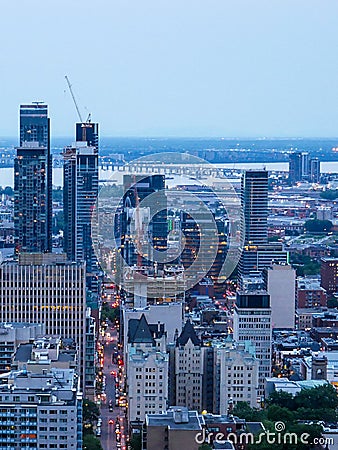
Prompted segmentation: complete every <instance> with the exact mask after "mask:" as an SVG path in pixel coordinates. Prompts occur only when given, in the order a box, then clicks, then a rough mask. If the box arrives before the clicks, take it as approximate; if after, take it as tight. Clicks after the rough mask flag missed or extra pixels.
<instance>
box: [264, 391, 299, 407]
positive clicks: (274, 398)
mask: <svg viewBox="0 0 338 450" xmlns="http://www.w3.org/2000/svg"><path fill="white" fill-rule="evenodd" d="M267 404H268V405H269V406H270V405H277V406H280V407H281V408H287V409H289V410H291V411H292V410H294V399H293V396H292V394H289V393H288V392H283V391H273V392H272V393H271V394H270V395H269V398H268V399H267Z"/></svg>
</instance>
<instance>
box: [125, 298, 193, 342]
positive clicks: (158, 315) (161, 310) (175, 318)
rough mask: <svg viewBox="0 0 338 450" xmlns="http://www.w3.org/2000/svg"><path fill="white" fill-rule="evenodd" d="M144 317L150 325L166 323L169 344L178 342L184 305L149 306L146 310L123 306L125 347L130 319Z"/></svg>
mask: <svg viewBox="0 0 338 450" xmlns="http://www.w3.org/2000/svg"><path fill="white" fill-rule="evenodd" d="M142 315H144V316H145V318H146V319H147V322H148V323H158V322H161V323H163V322H165V330H166V334H167V343H168V344H173V343H174V342H175V340H176V337H177V336H176V335H177V334H179V333H181V331H182V327H183V319H184V304H183V303H181V302H179V303H175V302H173V303H163V304H160V305H149V306H147V307H145V308H127V307H125V306H122V321H123V330H124V331H123V342H124V343H125V346H126V345H127V343H128V324H129V321H130V319H140V318H141V317H142Z"/></svg>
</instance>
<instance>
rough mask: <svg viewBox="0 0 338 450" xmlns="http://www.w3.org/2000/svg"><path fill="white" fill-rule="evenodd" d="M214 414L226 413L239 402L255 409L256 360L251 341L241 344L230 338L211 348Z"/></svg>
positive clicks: (257, 363)
mask: <svg viewBox="0 0 338 450" xmlns="http://www.w3.org/2000/svg"><path fill="white" fill-rule="evenodd" d="M214 351H215V370H214V374H215V375H214V376H215V380H214V405H213V413H214V414H225V415H228V414H229V413H230V412H231V409H232V408H233V406H235V405H236V403H238V402H246V403H248V404H249V405H250V406H251V407H252V408H256V407H257V406H259V405H258V403H257V396H258V369H259V360H258V359H257V358H256V356H255V347H254V346H253V345H252V344H251V342H250V341H244V342H241V343H240V344H237V343H235V342H234V341H233V340H232V339H227V341H226V342H223V343H220V344H219V345H217V346H215V347H214Z"/></svg>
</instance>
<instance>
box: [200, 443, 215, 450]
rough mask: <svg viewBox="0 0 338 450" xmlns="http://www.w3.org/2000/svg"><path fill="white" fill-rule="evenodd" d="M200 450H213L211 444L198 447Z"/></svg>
mask: <svg viewBox="0 0 338 450" xmlns="http://www.w3.org/2000/svg"><path fill="white" fill-rule="evenodd" d="M198 450H212V447H210V445H209V444H202V445H200V446H199V447H198Z"/></svg>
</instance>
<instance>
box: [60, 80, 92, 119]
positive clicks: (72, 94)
mask: <svg viewBox="0 0 338 450" xmlns="http://www.w3.org/2000/svg"><path fill="white" fill-rule="evenodd" d="M65 78H66V81H67V84H68V88H69V92H70V95H71V96H72V99H73V102H74V105H75V108H76V111H77V115H78V116H79V119H80V122H81V123H83V120H82V116H81V113H80V110H79V107H78V105H77V102H76V99H75V96H74V92H73V89H72V85H71V84H70V81H69V78H68V77H67V75H65ZM88 121H90V114H89V116H88V119H87V122H88Z"/></svg>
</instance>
